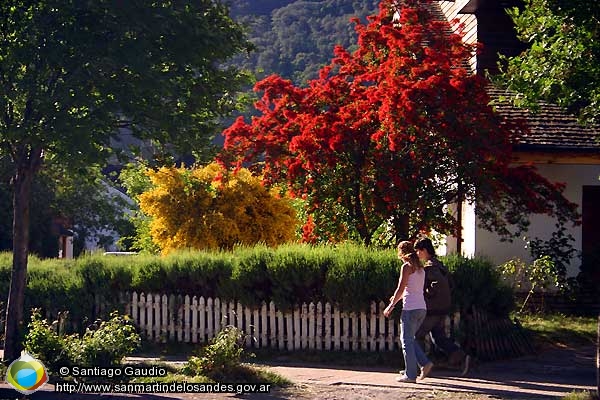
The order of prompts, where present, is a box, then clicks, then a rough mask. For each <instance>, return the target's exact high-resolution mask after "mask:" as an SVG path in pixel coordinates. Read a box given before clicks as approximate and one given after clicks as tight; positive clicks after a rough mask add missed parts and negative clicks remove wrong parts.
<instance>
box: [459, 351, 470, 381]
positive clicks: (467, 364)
mask: <svg viewBox="0 0 600 400" xmlns="http://www.w3.org/2000/svg"><path fill="white" fill-rule="evenodd" d="M470 365H471V356H470V355H468V354H467V355H466V356H465V361H464V363H463V369H462V372H461V373H460V376H465V375H467V374H468V373H469V367H470Z"/></svg>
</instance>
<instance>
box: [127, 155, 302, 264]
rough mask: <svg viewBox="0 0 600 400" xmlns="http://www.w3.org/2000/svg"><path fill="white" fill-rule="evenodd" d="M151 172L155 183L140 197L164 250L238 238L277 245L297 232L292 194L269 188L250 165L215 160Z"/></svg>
mask: <svg viewBox="0 0 600 400" xmlns="http://www.w3.org/2000/svg"><path fill="white" fill-rule="evenodd" d="M147 174H148V176H149V177H150V180H151V181H152V185H153V186H152V188H151V189H149V190H147V191H145V192H144V193H142V194H141V195H140V196H139V197H138V199H139V201H140V209H141V210H142V211H143V212H144V213H145V214H146V215H148V216H150V217H151V218H152V220H151V221H150V234H151V236H152V240H153V241H154V243H156V244H157V245H158V246H159V247H160V249H161V251H162V252H163V254H167V253H169V252H171V251H173V250H177V249H185V248H194V249H231V248H233V246H235V245H237V244H239V243H243V244H249V245H251V244H256V243H265V244H267V245H269V246H277V245H279V244H282V243H286V242H289V241H291V240H292V239H293V238H294V235H295V231H296V224H297V219H296V213H295V211H294V209H293V208H292V205H291V201H290V199H288V198H287V197H283V196H280V195H279V194H277V193H275V192H271V191H269V189H267V188H266V187H265V186H263V184H262V182H261V178H260V177H258V176H253V175H252V173H251V172H250V171H249V170H248V169H246V168H240V169H239V170H236V171H233V172H231V171H228V170H227V169H224V168H223V167H222V166H220V165H218V164H217V163H211V164H209V165H207V166H205V167H201V168H193V169H186V168H173V167H172V168H168V167H163V168H160V169H159V170H158V171H152V170H148V171H147Z"/></svg>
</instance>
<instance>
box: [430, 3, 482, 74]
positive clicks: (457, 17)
mask: <svg viewBox="0 0 600 400" xmlns="http://www.w3.org/2000/svg"><path fill="white" fill-rule="evenodd" d="M468 2H469V0H456V1H438V3H439V5H440V8H441V10H442V12H443V13H444V15H445V17H446V19H447V20H448V21H450V22H451V23H453V24H452V29H453V30H454V31H455V32H459V27H460V25H462V35H463V41H464V42H465V43H468V44H475V43H477V18H476V17H475V15H474V14H459V13H458V12H459V11H460V10H461V9H462V8H463V7H464V6H465V5H466V4H467V3H468ZM469 64H470V66H471V70H472V71H473V72H475V71H476V70H477V57H476V55H475V54H473V56H472V57H471V59H470V60H469Z"/></svg>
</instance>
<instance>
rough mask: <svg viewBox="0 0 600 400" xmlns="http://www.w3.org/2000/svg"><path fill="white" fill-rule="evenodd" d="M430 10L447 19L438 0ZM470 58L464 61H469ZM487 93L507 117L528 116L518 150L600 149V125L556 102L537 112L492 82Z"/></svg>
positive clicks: (541, 103) (436, 16)
mask: <svg viewBox="0 0 600 400" xmlns="http://www.w3.org/2000/svg"><path fill="white" fill-rule="evenodd" d="M425 4H427V6H428V8H429V10H430V12H431V13H432V15H433V17H434V18H436V19H438V20H446V17H445V16H444V13H443V12H442V9H441V8H440V4H439V2H437V1H427V2H425ZM466 62H467V61H465V63H466ZM488 94H489V95H490V97H491V98H492V100H495V104H494V106H495V108H496V110H497V111H498V113H500V114H501V115H503V116H505V117H507V118H518V119H521V120H525V121H526V123H527V125H528V127H529V133H528V134H527V135H524V136H522V137H521V138H520V140H519V143H518V144H517V146H516V148H517V150H521V151H527V150H530V151H551V152H561V151H569V152H573V151H574V152H598V153H600V126H598V125H596V126H583V125H581V124H580V123H579V122H578V120H577V118H576V117H575V116H574V115H572V114H569V113H568V112H567V111H565V110H564V109H562V108H560V107H559V106H557V105H554V104H550V103H546V102H540V107H539V110H538V111H537V112H535V113H534V112H531V111H529V110H527V109H524V108H517V107H515V106H513V105H512V104H510V102H509V101H508V100H505V101H500V99H502V98H503V97H508V96H507V93H506V92H505V91H503V90H501V89H499V88H497V87H494V86H492V85H489V86H488Z"/></svg>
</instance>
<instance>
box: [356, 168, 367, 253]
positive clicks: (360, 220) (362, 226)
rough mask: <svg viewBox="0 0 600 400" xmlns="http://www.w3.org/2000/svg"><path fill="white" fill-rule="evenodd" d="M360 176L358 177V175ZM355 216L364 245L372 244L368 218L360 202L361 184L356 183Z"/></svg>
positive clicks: (357, 228)
mask: <svg viewBox="0 0 600 400" xmlns="http://www.w3.org/2000/svg"><path fill="white" fill-rule="evenodd" d="M357 176H358V175H357ZM352 195H353V202H352V204H353V207H354V210H353V214H354V217H355V218H356V230H358V234H359V236H360V238H361V239H362V240H363V243H364V244H365V245H367V246H369V245H370V244H371V233H370V232H369V226H368V223H367V218H366V216H365V213H364V211H363V206H362V201H361V200H360V183H359V182H356V183H355V184H354V187H353V193H352Z"/></svg>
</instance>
